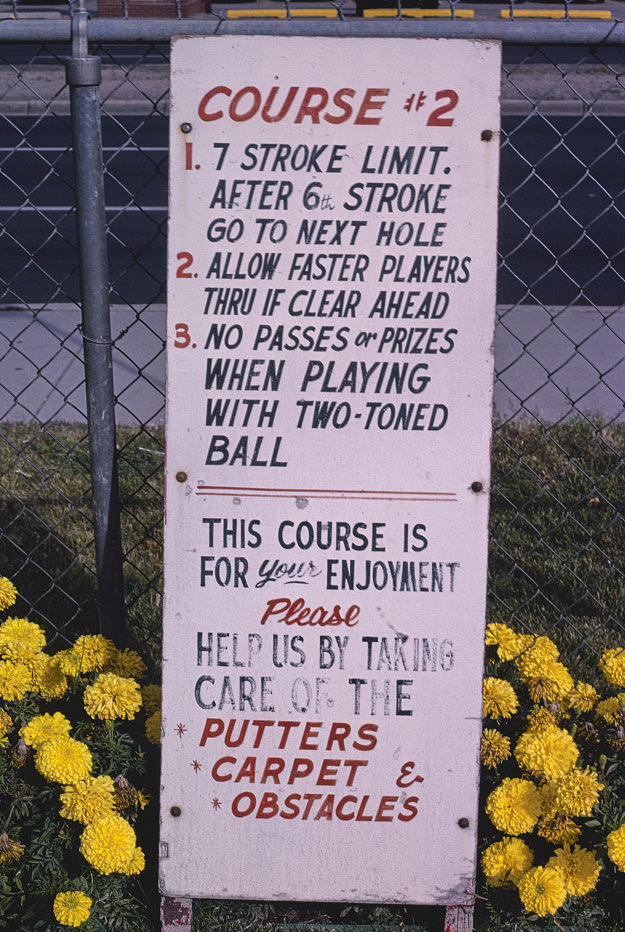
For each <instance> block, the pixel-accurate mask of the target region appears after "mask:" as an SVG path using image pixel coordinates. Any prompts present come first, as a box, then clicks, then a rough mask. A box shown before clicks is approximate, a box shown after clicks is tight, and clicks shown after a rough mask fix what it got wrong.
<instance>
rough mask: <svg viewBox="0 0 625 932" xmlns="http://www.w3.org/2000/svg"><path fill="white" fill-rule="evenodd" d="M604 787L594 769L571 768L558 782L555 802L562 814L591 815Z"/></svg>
mask: <svg viewBox="0 0 625 932" xmlns="http://www.w3.org/2000/svg"><path fill="white" fill-rule="evenodd" d="M602 789H603V784H602V783H599V780H598V778H597V774H596V773H594V772H593V771H591V770H588V769H586V770H584V771H581V770H571V771H569V773H566V774H564V776H562V777H560V779H559V780H558V782H557V783H556V787H555V795H554V800H553V803H554V806H555V808H556V809H557V811H558V812H561V813H562V815H566V816H589V815H590V814H591V812H592V807H593V806H594V805H595V803H596V802H597V800H598V799H599V793H600V792H601V790H602Z"/></svg>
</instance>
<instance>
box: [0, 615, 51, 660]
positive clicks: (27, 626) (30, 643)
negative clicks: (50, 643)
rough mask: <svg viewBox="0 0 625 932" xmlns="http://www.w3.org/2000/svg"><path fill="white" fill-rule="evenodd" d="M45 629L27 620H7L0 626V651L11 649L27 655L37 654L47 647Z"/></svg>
mask: <svg viewBox="0 0 625 932" xmlns="http://www.w3.org/2000/svg"><path fill="white" fill-rule="evenodd" d="M45 644H46V635H45V632H44V630H43V628H40V627H39V625H37V624H35V622H34V621H28V619H27V618H7V620H6V621H3V622H2V624H1V625H0V650H3V649H4V648H5V647H10V648H12V649H14V650H23V651H26V652H27V653H37V652H39V651H40V650H41V649H42V647H45Z"/></svg>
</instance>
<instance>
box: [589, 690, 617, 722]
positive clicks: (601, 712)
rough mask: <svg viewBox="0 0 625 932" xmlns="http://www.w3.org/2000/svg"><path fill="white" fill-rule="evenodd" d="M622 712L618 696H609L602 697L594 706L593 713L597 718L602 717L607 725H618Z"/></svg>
mask: <svg viewBox="0 0 625 932" xmlns="http://www.w3.org/2000/svg"><path fill="white" fill-rule="evenodd" d="M622 714H623V703H622V702H621V701H620V699H619V697H618V696H610V698H609V699H603V700H602V701H601V702H598V703H597V705H596V706H595V715H596V716H597V717H598V718H602V719H603V720H604V722H607V723H608V725H618V722H619V719H620V717H621V715H622Z"/></svg>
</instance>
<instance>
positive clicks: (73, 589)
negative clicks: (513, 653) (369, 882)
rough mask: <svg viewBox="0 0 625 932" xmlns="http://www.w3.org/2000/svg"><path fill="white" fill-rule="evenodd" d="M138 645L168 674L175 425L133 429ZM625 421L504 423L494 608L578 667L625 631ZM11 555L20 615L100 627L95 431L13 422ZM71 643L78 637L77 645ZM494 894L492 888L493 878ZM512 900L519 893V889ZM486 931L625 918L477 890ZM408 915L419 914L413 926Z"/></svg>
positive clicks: (249, 906) (592, 663) (214, 923)
mask: <svg viewBox="0 0 625 932" xmlns="http://www.w3.org/2000/svg"><path fill="white" fill-rule="evenodd" d="M118 448H119V478H120V496H121V501H122V536H123V543H124V551H125V559H126V564H125V590H126V600H127V605H128V639H129V645H130V646H133V647H135V648H138V649H139V650H140V651H141V653H142V654H143V655H144V656H146V655H147V656H146V659H147V660H148V661H149V664H150V667H151V672H152V674H155V673H157V671H158V665H159V657H160V631H161V589H162V510H163V500H162V476H163V438H162V435H161V434H160V433H159V432H157V431H151V432H148V431H147V430H142V431H132V430H129V429H120V430H119V431H118ZM624 464H625V425H612V426H606V425H602V424H599V423H597V424H594V425H593V424H590V423H588V422H587V421H573V422H570V423H566V424H561V425H558V426H556V427H552V428H551V429H549V430H545V429H543V428H542V427H540V426H539V425H535V424H528V423H519V424H512V425H506V426H504V427H498V428H497V429H496V430H495V433H494V437H493V462H492V493H491V544H490V554H489V600H488V620H490V621H502V622H505V623H506V624H510V625H512V626H514V627H515V628H517V629H525V630H527V631H529V632H532V633H540V634H548V635H549V636H550V637H552V638H553V639H554V640H555V641H556V642H557V643H558V645H559V647H560V649H561V651H562V654H563V659H564V660H565V661H568V662H569V663H570V664H571V669H572V672H573V674H574V675H575V676H576V677H578V678H581V679H586V680H592V679H593V677H594V676H595V669H596V657H597V654H598V653H599V652H601V651H602V650H603V649H605V648H606V647H608V646H615V645H617V644H623V643H624V642H625V627H624V623H623V615H624V606H625V465H624ZM0 524H1V526H2V538H1V539H2V549H1V553H2V566H1V567H0V572H1V573H2V574H3V575H7V576H10V577H11V578H12V579H13V581H14V582H15V584H16V585H17V587H18V589H19V590H20V592H21V593H22V594H23V595H22V598H21V601H20V603H19V604H18V606H17V611H16V613H19V614H24V615H26V614H28V616H29V617H30V618H31V619H32V620H36V621H39V623H41V624H43V625H44V626H45V627H46V629H47V631H48V632H49V635H50V637H51V638H53V639H60V641H61V642H63V640H64V639H66V638H68V637H69V636H70V635H72V634H76V633H79V632H84V631H94V630H97V610H96V604H95V601H94V590H95V554H94V547H93V528H92V516H91V499H90V473H89V449H88V438H87V434H86V429H85V428H84V427H81V426H78V425H67V424H50V425H47V426H46V427H44V428H39V427H33V426H32V425H28V424H17V425H4V426H2V427H1V428H0ZM57 646H63V644H62V643H59V644H57ZM478 892H479V895H480V897H485V896H486V891H484V890H479V891H478ZM511 903H512V901H511ZM194 916H195V918H194V930H195V932H247V930H254V929H266V930H278V929H283V930H284V929H290V928H298V929H300V930H301V932H304V930H307V929H312V928H315V927H319V926H321V927H323V928H324V929H326V932H330V930H332V929H336V930H337V932H338V930H340V929H352V930H353V932H356V930H359V929H362V928H365V929H371V930H378V932H381V930H385V929H391V928H395V929H400V928H403V929H414V930H419V932H429V930H430V929H432V930H434V929H436V930H437V932H438V930H441V929H442V924H443V922H442V913H441V910H431V909H430V910H425V909H416V908H415V909H390V908H387V907H378V908H371V907H357V906H348V905H342V906H340V907H337V906H336V905H330V906H328V905H327V904H325V905H324V904H307V905H306V904H262V903H238V902H235V903H232V902H211V901H199V902H196V904H195V909H194ZM476 916H477V921H476V929H477V930H478V932H528V930H537V929H544V930H545V932H556V930H558V929H559V930H561V929H562V928H565V929H567V930H571V932H577V930H580V932H581V930H582V929H583V930H584V932H616V930H617V928H618V929H619V930H620V928H621V927H622V925H621V924H620V923H613V922H612V920H610V919H609V917H607V916H605V914H604V912H603V909H602V908H601V904H599V905H598V904H596V903H594V904H593V903H592V902H588V903H584V904H580V905H579V906H578V907H576V911H573V912H571V914H570V915H569V914H567V915H566V916H564V917H563V919H562V920H560V918H558V922H559V923H560V925H558V922H554V921H553V920H539V921H534V920H532V919H531V917H529V918H527V917H526V918H522V917H519V913H518V905H516V903H515V904H513V905H509V904H508V903H507V901H506V899H505V897H503V898H502V897H498V896H497V895H495V894H493V893H492V892H491V893H489V894H488V896H487V897H486V898H480V899H478V901H477V910H476ZM400 923H403V926H401V925H400Z"/></svg>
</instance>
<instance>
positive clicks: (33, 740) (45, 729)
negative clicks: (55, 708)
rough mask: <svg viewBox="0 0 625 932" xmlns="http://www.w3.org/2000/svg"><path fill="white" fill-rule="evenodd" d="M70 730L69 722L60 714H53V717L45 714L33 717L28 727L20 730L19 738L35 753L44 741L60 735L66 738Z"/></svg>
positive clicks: (25, 726)
mask: <svg viewBox="0 0 625 932" xmlns="http://www.w3.org/2000/svg"><path fill="white" fill-rule="evenodd" d="M71 730H72V726H71V724H70V722H69V721H68V720H67V719H66V718H65V716H64V715H63V714H62V713H61V712H55V713H54V715H48V714H47V713H45V715H35V717H34V718H32V719H31V720H30V722H29V723H28V725H24V727H23V728H20V736H21V737H22V738H23V739H24V741H25V742H26V744H28V745H30V747H32V748H34V749H35V751H37V750H39V748H40V747H41V745H42V744H43V743H44V742H45V741H49V740H50V738H58V737H59V736H61V735H65V736H66V737H67V735H69V733H70V731H71Z"/></svg>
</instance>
